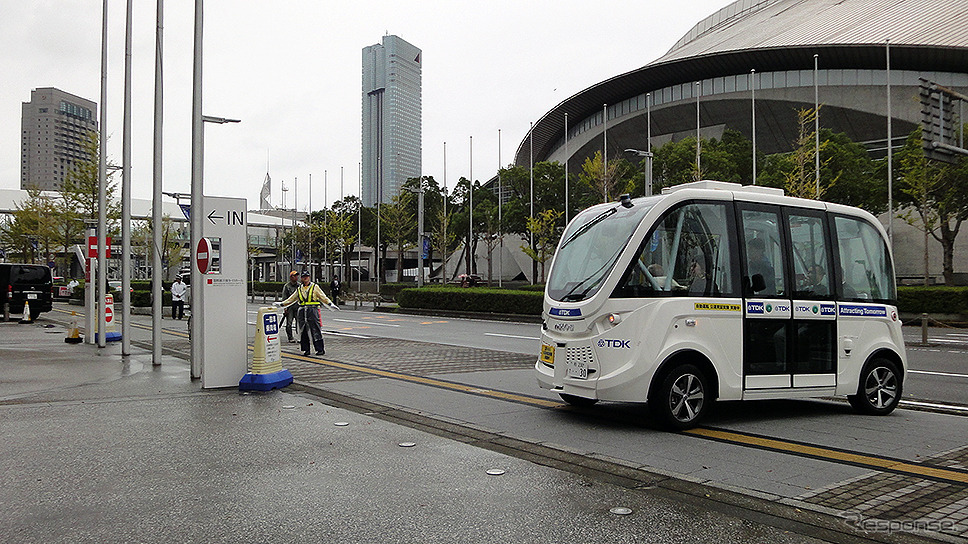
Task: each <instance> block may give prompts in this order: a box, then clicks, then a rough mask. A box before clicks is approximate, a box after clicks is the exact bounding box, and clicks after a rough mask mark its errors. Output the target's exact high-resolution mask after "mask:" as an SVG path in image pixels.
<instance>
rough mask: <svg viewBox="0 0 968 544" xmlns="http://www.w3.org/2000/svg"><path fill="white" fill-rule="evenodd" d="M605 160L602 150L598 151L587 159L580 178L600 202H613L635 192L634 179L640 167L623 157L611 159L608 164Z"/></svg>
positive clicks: (579, 175)
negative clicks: (621, 196) (620, 196)
mask: <svg viewBox="0 0 968 544" xmlns="http://www.w3.org/2000/svg"><path fill="white" fill-rule="evenodd" d="M605 162H606V161H604V160H603V158H602V152H601V151H596V152H595V155H594V156H593V157H591V158H588V159H585V162H584V163H583V164H582V166H581V170H582V171H581V172H580V173H579V174H578V180H579V181H581V182H582V183H584V184H585V185H586V186H587V187H588V189H589V192H590V193H591V194H593V195H595V196H596V197H597V199H598V202H611V201H613V200H617V199H618V197H619V195H622V194H625V193H630V194H631V193H634V192H635V184H634V183H633V180H634V178H635V176H636V174H637V173H638V169H637V168H635V166H634V165H632V163H630V162H629V161H627V160H625V159H622V158H615V159H612V160H609V161H607V164H605ZM589 205H590V203H589Z"/></svg>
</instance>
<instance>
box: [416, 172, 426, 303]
mask: <svg viewBox="0 0 968 544" xmlns="http://www.w3.org/2000/svg"><path fill="white" fill-rule="evenodd" d="M418 179H419V180H420V190H419V191H418V192H417V267H418V268H419V269H420V270H418V271H417V287H423V286H424V257H423V240H424V188H423V178H422V177H421V178H418Z"/></svg>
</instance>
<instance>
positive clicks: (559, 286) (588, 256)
mask: <svg viewBox="0 0 968 544" xmlns="http://www.w3.org/2000/svg"><path fill="white" fill-rule="evenodd" d="M653 205H654V202H653V203H649V202H641V201H640V202H638V203H636V204H635V205H633V206H632V207H631V208H626V207H624V206H622V205H621V204H615V205H614V206H610V207H607V208H604V209H603V208H601V207H597V206H596V207H595V208H591V209H588V210H586V211H585V212H583V213H581V214H580V215H578V217H576V218H575V219H574V220H573V221H572V222H571V224H569V225H568V228H567V229H566V230H565V233H564V235H562V240H563V241H562V243H561V246H559V247H558V252H557V253H556V254H555V262H554V266H553V267H552V269H551V275H550V276H549V278H548V296H550V297H551V298H552V299H554V300H558V301H562V302H577V301H579V300H585V299H586V298H589V297H592V296H594V295H595V293H597V292H598V290H599V289H600V288H601V286H602V282H604V281H605V277H606V276H607V275H608V273H609V272H610V271H611V270H612V268H613V266H614V264H615V261H616V260H617V259H618V256H619V254H621V253H622V250H623V249H625V246H626V245H627V244H628V241H629V238H631V237H632V233H633V232H635V228H636V227H637V226H638V225H639V222H641V221H642V218H643V217H645V214H646V213H647V212H648V211H649V209H651V208H652V206H653Z"/></svg>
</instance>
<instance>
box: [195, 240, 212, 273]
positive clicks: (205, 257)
mask: <svg viewBox="0 0 968 544" xmlns="http://www.w3.org/2000/svg"><path fill="white" fill-rule="evenodd" d="M211 254H212V248H211V247H210V245H209V243H208V239H207V238H202V239H201V240H199V241H198V247H197V248H196V249H195V262H196V263H198V271H199V272H201V273H202V274H204V273H206V272H208V263H209V261H210V259H211Z"/></svg>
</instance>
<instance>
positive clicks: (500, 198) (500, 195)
mask: <svg viewBox="0 0 968 544" xmlns="http://www.w3.org/2000/svg"><path fill="white" fill-rule="evenodd" d="M567 202H568V193H567V192H565V209H566V210H567V209H568V204H567ZM503 203H504V187H503V186H502V184H501V129H497V236H498V241H499V244H500V246H499V249H498V262H497V286H498V287H503V286H504V283H503V282H504V279H503V278H504V223H503V222H502V221H503V215H502V211H501V205H502V204H503ZM565 213H568V212H567V211H566V212H565Z"/></svg>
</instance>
